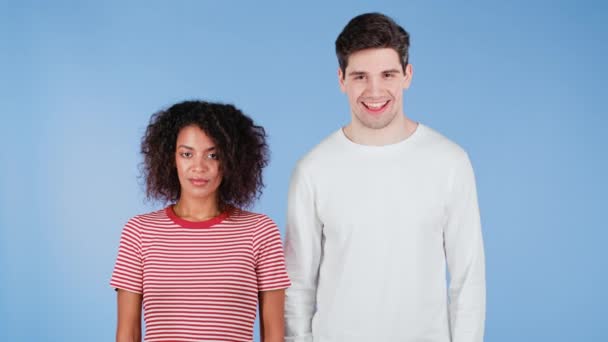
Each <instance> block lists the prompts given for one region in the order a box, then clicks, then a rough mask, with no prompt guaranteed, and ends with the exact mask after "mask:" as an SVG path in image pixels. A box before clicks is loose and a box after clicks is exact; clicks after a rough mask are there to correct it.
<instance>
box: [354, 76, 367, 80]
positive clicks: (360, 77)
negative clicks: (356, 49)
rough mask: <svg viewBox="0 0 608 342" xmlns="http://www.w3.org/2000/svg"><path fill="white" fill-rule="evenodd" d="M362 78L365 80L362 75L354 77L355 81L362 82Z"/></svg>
mask: <svg viewBox="0 0 608 342" xmlns="http://www.w3.org/2000/svg"><path fill="white" fill-rule="evenodd" d="M364 78H365V76H363V75H357V76H355V79H356V80H362V79H364Z"/></svg>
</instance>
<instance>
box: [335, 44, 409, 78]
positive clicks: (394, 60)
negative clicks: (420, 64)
mask: <svg viewBox="0 0 608 342" xmlns="http://www.w3.org/2000/svg"><path fill="white" fill-rule="evenodd" d="M392 69H394V70H399V71H401V69H402V66H401V60H400V59H399V55H398V54H397V52H396V51H395V50H393V49H391V48H379V49H366V50H360V51H357V52H354V53H352V54H351V55H350V56H348V64H347V65H346V72H347V74H348V73H350V72H353V71H356V72H367V73H372V72H383V71H387V70H392Z"/></svg>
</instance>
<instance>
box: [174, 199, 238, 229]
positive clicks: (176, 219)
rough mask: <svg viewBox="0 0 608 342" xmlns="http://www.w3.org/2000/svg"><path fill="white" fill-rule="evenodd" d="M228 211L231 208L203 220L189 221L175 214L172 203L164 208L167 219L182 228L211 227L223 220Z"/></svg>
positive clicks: (228, 213)
mask: <svg viewBox="0 0 608 342" xmlns="http://www.w3.org/2000/svg"><path fill="white" fill-rule="evenodd" d="M230 211H231V208H228V209H226V210H224V211H223V212H222V213H221V214H219V215H217V216H215V217H212V218H210V219H208V220H205V221H189V220H186V219H183V218H181V217H179V216H177V214H176V213H175V211H174V210H173V204H172V205H170V206H168V207H167V208H165V213H166V214H167V216H168V217H169V219H171V221H173V223H175V224H177V225H178V226H180V227H182V228H211V227H213V226H214V225H216V224H218V223H221V222H222V221H224V219H226V218H227V217H228V216H229V215H230Z"/></svg>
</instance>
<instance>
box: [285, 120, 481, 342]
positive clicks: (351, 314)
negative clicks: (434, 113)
mask: <svg viewBox="0 0 608 342" xmlns="http://www.w3.org/2000/svg"><path fill="white" fill-rule="evenodd" d="M285 250H286V259H287V270H288V273H289V276H290V278H291V281H292V286H291V287H290V288H289V289H288V290H287V298H286V307H285V318H286V339H285V340H286V341H293V342H303V341H307V342H311V341H314V342H385V341H386V342H423V341H428V342H447V341H452V342H478V341H482V340H483V334H484V320H485V266H484V252H483V242H482V235H481V225H480V219H479V209H478V205H477V194H476V189H475V178H474V175H473V169H472V167H471V164H470V161H469V158H468V156H467V154H466V152H464V151H463V150H462V149H461V148H460V147H459V146H457V145H456V144H454V143H452V142H451V141H449V140H448V139H446V138H445V137H443V136H442V135H440V134H439V133H437V132H435V131H434V130H432V129H430V128H429V127H426V126H424V125H422V124H419V126H418V128H417V129H416V131H415V132H414V134H412V135H411V136H410V137H409V138H407V139H406V140H404V141H401V142H399V143H396V144H392V145H387V146H365V145H359V144H356V143H353V142H352V141H350V140H348V138H346V136H345V135H344V133H343V132H342V130H338V131H337V132H335V133H333V134H332V135H330V136H329V137H328V138H326V139H325V140H324V141H322V142H321V143H320V144H319V145H318V146H317V147H315V148H314V149H313V150H312V151H311V152H309V153H308V154H307V155H306V156H304V157H303V158H302V159H301V160H300V161H299V162H298V165H297V166H296V168H295V170H294V173H293V175H292V180H291V185H290V191H289V202H288V215H287V238H286V245H285ZM446 266H447V270H448V271H449V276H450V279H451V280H450V283H449V289H448V288H447V285H446ZM448 298H449V300H448Z"/></svg>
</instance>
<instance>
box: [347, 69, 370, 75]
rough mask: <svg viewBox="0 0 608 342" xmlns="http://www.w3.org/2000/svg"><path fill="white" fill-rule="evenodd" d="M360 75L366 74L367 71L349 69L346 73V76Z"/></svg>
mask: <svg viewBox="0 0 608 342" xmlns="http://www.w3.org/2000/svg"><path fill="white" fill-rule="evenodd" d="M361 75H367V73H366V72H365V71H356V70H355V71H351V72H349V73H348V76H361Z"/></svg>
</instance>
